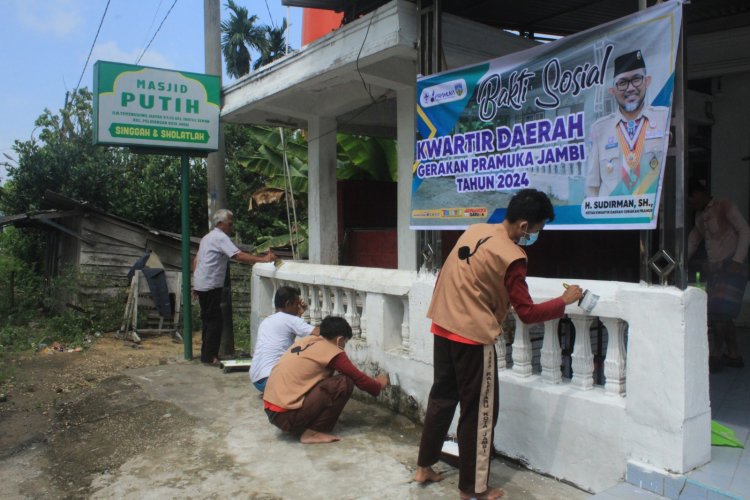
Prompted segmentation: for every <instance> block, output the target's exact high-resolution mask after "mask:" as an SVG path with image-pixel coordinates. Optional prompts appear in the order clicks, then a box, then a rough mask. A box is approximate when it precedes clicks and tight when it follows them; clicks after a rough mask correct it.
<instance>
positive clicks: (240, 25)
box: [221, 0, 266, 78]
mask: <svg viewBox="0 0 750 500" xmlns="http://www.w3.org/2000/svg"><path fill="white" fill-rule="evenodd" d="M226 8H227V9H229V10H230V11H231V13H230V15H229V20H227V21H222V22H221V52H222V53H223V54H224V60H225V61H226V65H227V73H228V74H229V75H230V76H233V77H235V78H240V77H241V76H244V75H246V74H248V73H249V72H250V61H251V57H250V50H249V49H248V47H250V48H253V49H256V50H258V51H259V52H261V53H262V52H263V49H264V47H265V46H266V39H265V29H264V27H259V26H255V22H256V21H257V20H258V16H251V15H250V13H249V12H248V10H247V8H246V7H240V6H239V5H237V4H236V3H235V2H234V0H227V3H226Z"/></svg>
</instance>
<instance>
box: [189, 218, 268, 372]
mask: <svg viewBox="0 0 750 500" xmlns="http://www.w3.org/2000/svg"><path fill="white" fill-rule="evenodd" d="M212 222H213V226H214V228H213V229H212V230H211V231H209V232H208V234H206V235H205V236H204V237H203V238H202V239H201V242H200V246H199V247H198V253H197V254H196V256H195V258H194V259H193V292H194V293H195V294H197V295H198V302H199V303H200V306H201V323H202V324H203V328H202V337H201V361H202V362H203V363H207V364H213V365H218V364H219V344H220V343H221V331H222V328H223V319H222V313H221V293H222V288H223V287H224V279H225V276H226V272H227V264H228V263H229V259H233V260H236V261H238V262H243V263H245V264H255V263H256V262H273V261H274V260H275V259H276V256H275V255H274V254H273V252H268V253H267V254H266V255H265V256H262V257H261V256H257V255H251V254H249V253H245V252H243V251H241V250H240V249H239V248H237V246H236V245H235V244H234V243H232V240H231V239H229V236H228V235H229V234H230V233H231V232H232V227H233V223H234V215H233V214H232V212H230V211H229V210H226V209H223V208H222V209H220V210H217V211H216V212H215V213H214V216H213V220H212Z"/></svg>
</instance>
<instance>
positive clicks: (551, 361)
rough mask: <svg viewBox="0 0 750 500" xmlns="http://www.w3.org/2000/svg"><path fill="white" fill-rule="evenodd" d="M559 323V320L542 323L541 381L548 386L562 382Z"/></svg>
mask: <svg viewBox="0 0 750 500" xmlns="http://www.w3.org/2000/svg"><path fill="white" fill-rule="evenodd" d="M559 323H560V319H559V318H558V319H553V320H552V321H546V322H545V323H544V341H543V342H542V353H541V364H542V380H544V381H545V382H547V383H550V384H559V383H560V382H561V381H562V372H561V371H560V364H561V363H562V350H561V349H560V337H558V336H557V325H558V324H559Z"/></svg>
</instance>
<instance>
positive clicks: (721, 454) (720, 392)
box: [591, 328, 750, 500]
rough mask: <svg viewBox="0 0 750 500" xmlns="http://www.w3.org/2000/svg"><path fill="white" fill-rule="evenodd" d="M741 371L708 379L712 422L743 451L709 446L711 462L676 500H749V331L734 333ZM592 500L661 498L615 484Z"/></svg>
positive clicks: (694, 474) (729, 370)
mask: <svg viewBox="0 0 750 500" xmlns="http://www.w3.org/2000/svg"><path fill="white" fill-rule="evenodd" d="M737 337H738V342H739V344H740V350H741V351H742V355H743V357H744V358H745V362H746V366H745V367H744V368H729V367H725V368H724V369H723V370H722V371H721V372H719V373H715V374H712V375H710V391H711V412H712V418H713V420H715V421H717V422H719V423H720V424H723V425H725V426H727V427H729V428H731V429H732V430H734V432H735V435H736V436H737V439H739V440H740V441H742V442H743V443H744V444H745V448H744V449H743V448H728V447H724V446H713V447H712V448H711V462H709V463H708V464H706V465H704V466H703V467H701V468H699V469H696V470H694V471H692V472H690V473H688V475H687V478H688V482H687V483H686V485H685V488H684V489H683V491H682V493H683V494H682V495H681V496H680V499H682V498H685V499H688V498H690V499H693V498H695V499H701V500H713V499H723V500H726V499H731V498H735V499H742V500H750V449H749V448H750V328H743V329H738V331H737ZM591 498H592V499H601V500H615V499H618V500H625V499H627V500H631V499H632V500H637V499H659V498H665V497H660V496H658V495H654V494H652V493H649V492H647V491H645V490H641V489H639V488H636V487H635V486H632V485H629V484H626V483H624V484H619V485H617V486H615V487H614V488H610V489H608V490H606V491H604V492H602V493H599V494H598V495H594V496H593V497H591Z"/></svg>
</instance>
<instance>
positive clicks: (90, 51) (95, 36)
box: [73, 0, 112, 95]
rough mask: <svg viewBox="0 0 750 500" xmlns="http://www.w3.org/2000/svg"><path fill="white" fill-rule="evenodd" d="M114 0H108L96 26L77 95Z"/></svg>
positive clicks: (74, 93)
mask: <svg viewBox="0 0 750 500" xmlns="http://www.w3.org/2000/svg"><path fill="white" fill-rule="evenodd" d="M111 1H112V0H107V5H105V6H104V13H103V14H102V18H101V19H100V20H99V27H98V28H96V35H94V41H93V42H91V48H90V49H89V55H88V56H86V63H85V64H84V65H83V69H82V70H81V76H79V77H78V83H76V88H75V90H74V91H73V95H76V93H77V92H78V87H80V86H81V80H83V74H84V73H85V72H86V68H87V67H88V65H89V61H90V60H91V53H92V52H94V46H95V45H96V40H97V39H98V38H99V32H100V31H101V30H102V24H104V18H105V17H106V15H107V10H109V3H110V2H111Z"/></svg>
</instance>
